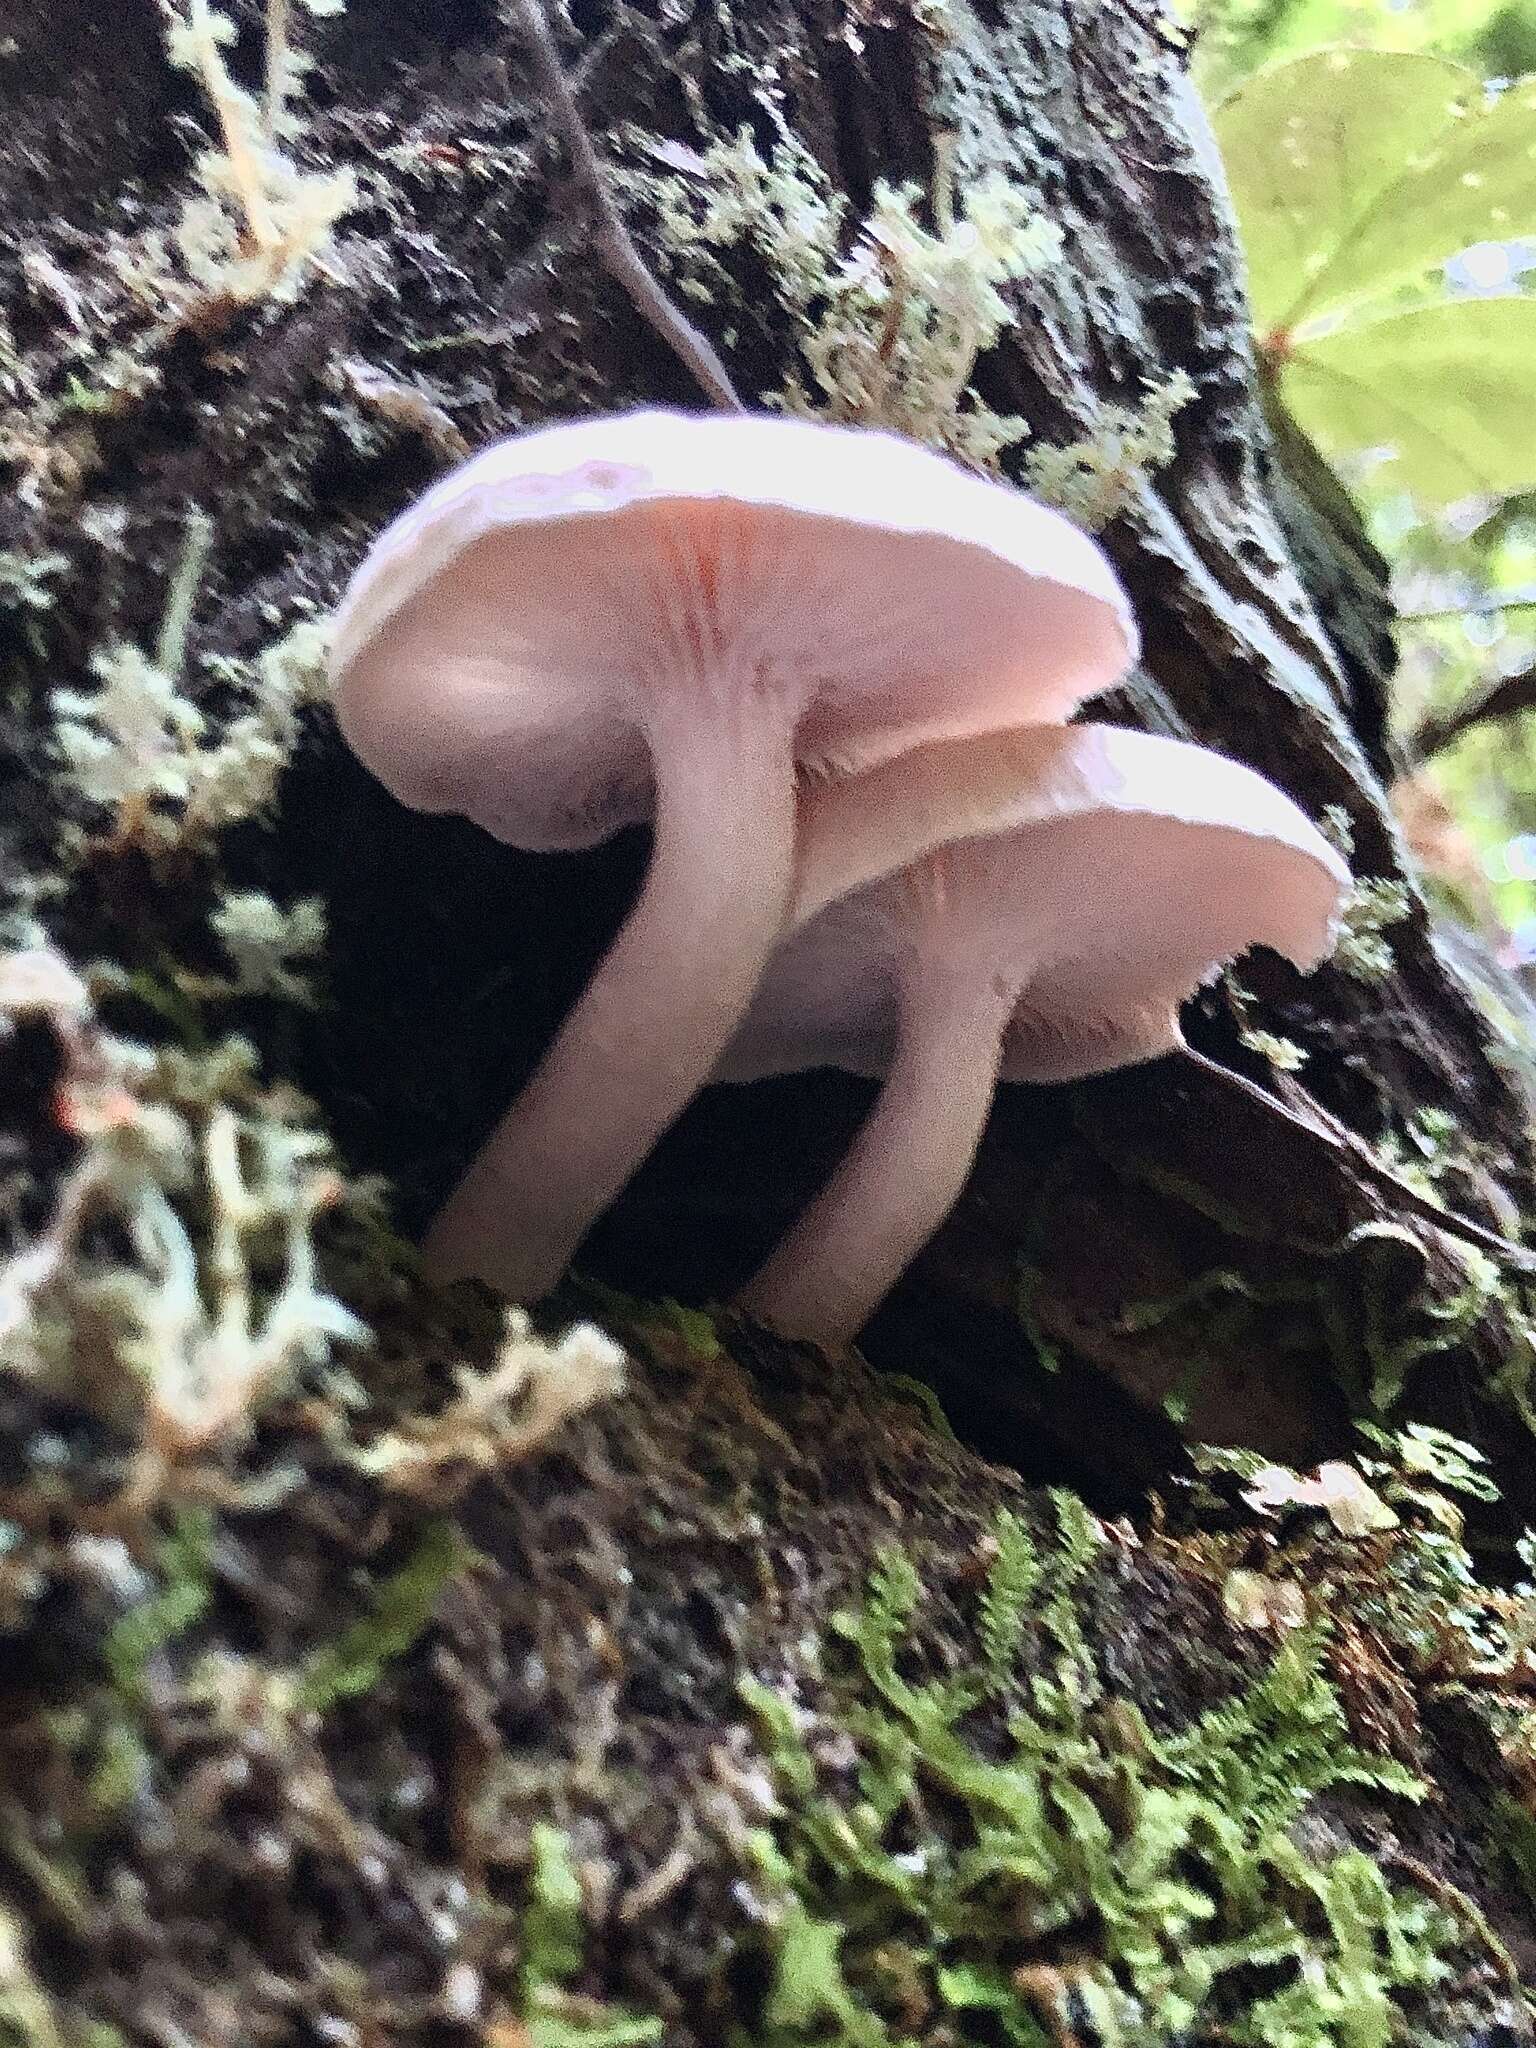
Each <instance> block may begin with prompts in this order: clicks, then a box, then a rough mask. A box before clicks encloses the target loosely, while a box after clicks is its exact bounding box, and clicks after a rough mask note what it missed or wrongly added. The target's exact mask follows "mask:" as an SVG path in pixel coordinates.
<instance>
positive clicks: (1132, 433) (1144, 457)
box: [1024, 370, 1195, 533]
mask: <svg viewBox="0 0 1536 2048" xmlns="http://www.w3.org/2000/svg"><path fill="white" fill-rule="evenodd" d="M1142 390H1143V394H1144V395H1143V398H1142V401H1141V403H1140V404H1139V405H1134V406H1128V405H1117V404H1106V405H1101V406H1100V407H1099V409H1098V411H1097V413H1096V415H1095V417H1094V421H1093V427H1092V431H1091V432H1090V433H1088V434H1086V435H1084V436H1083V437H1082V439H1080V440H1077V441H1071V442H1068V443H1066V444H1065V445H1064V446H1061V447H1054V446H1050V445H1044V444H1037V445H1036V446H1034V447H1031V448H1028V449H1026V450H1025V454H1024V481H1025V482H1026V483H1027V484H1028V485H1029V487H1030V489H1031V490H1033V491H1035V492H1037V493H1038V494H1039V496H1040V497H1042V498H1044V499H1046V500H1047V501H1048V502H1049V503H1050V504H1052V505H1055V506H1056V507H1057V508H1058V509H1059V510H1060V511H1062V512H1065V513H1066V514H1067V516H1068V518H1069V519H1075V520H1076V521H1077V523H1078V525H1079V526H1086V527H1087V528H1088V529H1089V531H1090V532H1095V533H1096V532H1098V530H1099V529H1100V528H1101V527H1104V526H1107V525H1108V524H1109V522H1110V521H1111V520H1112V519H1113V518H1114V517H1115V516H1116V515H1117V514H1118V513H1120V512H1122V511H1124V509H1125V507H1126V506H1127V505H1128V504H1129V503H1130V502H1131V500H1132V498H1133V497H1134V496H1135V495H1136V492H1137V490H1138V489H1139V488H1140V486H1141V483H1142V480H1143V478H1144V477H1145V476H1146V475H1147V474H1148V472H1149V471H1153V470H1158V469H1163V468H1166V466H1167V465H1168V464H1169V463H1170V462H1171V461H1172V460H1173V456H1174V438H1173V422H1174V419H1175V418H1176V416H1177V415H1178V414H1179V413H1180V412H1181V411H1182V410H1183V408H1184V407H1185V406H1186V405H1188V404H1189V402H1190V400H1191V399H1192V398H1193V397H1194V395H1195V386H1194V383H1193V381H1192V380H1191V379H1190V378H1189V377H1187V376H1186V375H1185V374H1184V372H1183V371H1182V370H1176V371H1174V373H1173V374H1172V375H1171V376H1168V377H1163V378H1148V379H1146V380H1144V382H1143V386H1142Z"/></svg>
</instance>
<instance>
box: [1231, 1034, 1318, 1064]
mask: <svg viewBox="0 0 1536 2048" xmlns="http://www.w3.org/2000/svg"><path fill="white" fill-rule="evenodd" d="M1238 1039H1239V1042H1240V1043H1241V1044H1243V1045H1245V1046H1246V1047H1247V1048H1248V1050H1249V1052H1255V1053H1257V1054H1258V1055H1259V1057H1260V1059H1264V1060H1268V1062H1269V1064H1270V1065H1271V1066H1272V1067H1273V1068H1274V1069H1275V1071H1276V1072H1277V1073H1281V1074H1299V1073H1300V1072H1301V1070H1302V1068H1303V1067H1304V1066H1305V1065H1306V1064H1307V1052H1306V1048H1305V1047H1304V1046H1300V1045H1298V1044H1297V1043H1296V1041H1295V1039H1294V1038H1284V1037H1282V1036H1281V1035H1280V1033H1279V1032H1276V1031H1254V1030H1243V1031H1240V1032H1239V1033H1238Z"/></svg>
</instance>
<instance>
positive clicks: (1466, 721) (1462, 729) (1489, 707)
mask: <svg viewBox="0 0 1536 2048" xmlns="http://www.w3.org/2000/svg"><path fill="white" fill-rule="evenodd" d="M1523 711H1536V664H1533V665H1532V666H1531V667H1530V668H1523V669H1521V671H1520V673H1519V674H1518V675H1513V676H1499V677H1498V678H1497V679H1496V680H1495V681H1493V682H1491V683H1489V684H1488V685H1487V686H1486V687H1485V688H1483V689H1481V690H1474V691H1473V692H1472V694H1471V695H1470V696H1468V697H1463V699H1462V700H1461V702H1460V703H1459V704H1457V705H1453V706H1452V708H1451V709H1450V710H1449V711H1441V712H1437V713H1435V714H1434V715H1433V716H1431V717H1429V718H1426V719H1425V720H1424V721H1423V723H1422V724H1421V725H1419V726H1416V727H1415V729H1414V730H1413V731H1412V732H1411V733H1410V734H1409V735H1408V738H1407V740H1406V741H1405V743H1404V751H1405V752H1406V754H1407V756H1408V765H1409V766H1410V767H1412V768H1417V767H1418V766H1419V764H1420V763H1421V762H1424V761H1427V760H1428V759H1429V758H1430V756H1431V755H1432V754H1438V753H1439V752H1440V751H1441V750H1442V748H1445V747H1448V746H1449V745H1450V744H1451V742H1452V741H1453V740H1459V739H1460V738H1461V736H1462V734H1463V733H1466V732H1471V730H1472V729H1473V727H1474V726H1478V725H1495V724H1497V723H1498V721H1499V720H1500V719H1504V718H1518V717H1519V716H1520V714H1521V713H1522V712H1523Z"/></svg>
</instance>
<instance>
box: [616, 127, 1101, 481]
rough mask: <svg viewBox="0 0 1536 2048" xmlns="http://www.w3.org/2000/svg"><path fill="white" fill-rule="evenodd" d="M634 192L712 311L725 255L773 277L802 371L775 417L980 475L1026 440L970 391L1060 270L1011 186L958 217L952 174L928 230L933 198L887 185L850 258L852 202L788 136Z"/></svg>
mask: <svg viewBox="0 0 1536 2048" xmlns="http://www.w3.org/2000/svg"><path fill="white" fill-rule="evenodd" d="M630 183H631V184H632V185H636V186H638V187H639V188H640V190H641V191H642V192H643V193H644V195H645V196H646V197H647V198H648V199H649V200H650V201H651V203H652V204H653V205H654V207H655V208H656V212H657V219H658V225H659V228H660V231H661V235H662V239H663V241H664V242H665V243H666V244H667V245H668V246H669V247H670V248H671V249H673V250H674V251H676V252H677V253H678V255H679V257H680V259H681V261H682V265H683V275H682V278H681V281H680V286H679V288H680V289H681V290H682V291H684V292H687V293H689V294H691V295H692V296H695V297H711V296H714V294H715V292H716V291H717V290H718V289H719V286H720V282H721V280H722V278H723V273H722V272H721V271H720V270H719V267H718V264H717V263H716V262H715V261H714V260H713V252H714V251H716V250H720V249H724V248H728V247H730V246H731V245H733V244H737V243H741V244H746V245H748V246H750V247H751V248H752V249H753V250H754V251H755V252H756V254H757V255H758V256H759V257H760V258H761V259H762V260H763V261H764V262H765V263H766V264H767V265H768V267H769V269H770V271H771V272H772V275H773V280H774V285H775V288H776V290H777V292H778V294H779V297H780V298H781V300H782V301H783V303H784V306H785V307H786V309H787V311H788V312H789V314H790V316H791V318H792V319H793V321H794V324H795V329H796V333H797V337H798V341H799V347H800V354H801V358H802V361H803V363H804V365H805V368H804V371H803V372H800V373H795V374H792V375H791V376H790V378H789V380H788V382H787V383H786V385H785V387H784V389H783V390H782V391H780V392H777V393H775V394H773V395H772V398H771V400H770V402H771V403H776V404H779V405H782V406H784V407H785V408H786V409H787V410H789V411H791V412H797V413H806V414H814V415H816V416H817V417H821V418H831V419H834V420H845V421H858V422H861V423H863V424H865V425H868V426H881V427H888V428H891V429H893V430H895V431H896V432H899V433H904V434H908V435H910V436H911V437H912V438H913V439H915V440H919V441H926V442H929V443H931V444H933V445H935V446H939V447H945V448H948V449H950V450H951V451H952V452H953V453H955V454H957V455H960V456H963V457H965V458H967V459H968V460H970V461H972V462H975V463H978V464H983V465H991V464H993V463H995V462H996V460H997V457H998V456H999V454H1000V453H1001V452H1002V451H1003V450H1004V449H1005V448H1008V447H1010V446H1011V445H1013V444H1014V443H1015V442H1017V441H1019V440H1021V439H1022V438H1023V437H1024V436H1025V435H1026V434H1027V433H1028V431H1029V429H1028V426H1027V424H1026V423H1025V422H1024V421H1023V420H1022V419H1018V418H1012V417H1003V416H1001V415H999V414H997V413H995V412H992V411H990V410H989V409H988V408H987V407H986V406H985V405H983V404H982V403H981V402H980V401H979V400H977V399H976V398H975V395H974V393H972V391H971V377H972V373H973V371H974V369H975V366H976V361H977V358H978V357H979V356H980V355H981V354H983V353H984V352H985V351H986V350H987V349H989V348H990V347H992V345H993V344H994V343H995V342H996V340H997V338H998V336H999V335H1000V334H1001V333H1002V331H1003V329H1004V328H1005V327H1006V326H1008V325H1009V324H1010V323H1011V321H1012V319H1013V317H1014V314H1013V309H1012V307H1011V306H1010V304H1009V302H1008V299H1007V298H1006V297H1005V295H1004V293H1005V288H1006V287H1007V286H1008V285H1009V284H1012V283H1015V282H1017V281H1018V280H1020V279H1022V278H1025V277H1028V276H1031V275H1032V274H1034V273H1035V272H1036V271H1039V270H1041V269H1043V268H1044V267H1045V266H1046V265H1048V264H1050V263H1051V262H1053V261H1054V260H1055V258H1056V257H1057V255H1058V254H1059V251H1060V247H1061V237H1060V234H1059V231H1058V230H1057V229H1056V228H1054V227H1053V226H1052V225H1051V224H1050V223H1049V222H1048V221H1046V220H1044V219H1042V218H1041V216H1040V215H1039V214H1038V213H1037V212H1036V210H1035V208H1034V207H1033V205H1032V204H1031V203H1030V201H1029V199H1028V198H1027V197H1026V195H1025V194H1024V193H1023V192H1021V191H1020V190H1019V189H1018V188H1017V187H1016V186H1014V185H1013V184H1011V183H1010V182H1009V180H1008V179H1006V178H1005V177H1003V176H1002V175H1001V174H993V175H991V176H989V177H986V178H983V179H982V180H980V181H979V182H978V183H977V184H976V185H975V186H973V187H972V188H971V189H970V190H969V191H968V192H967V193H966V194H965V195H964V197H963V199H962V200H961V202H960V204H959V206H958V207H957V206H956V204H955V201H954V197H953V193H952V189H951V184H950V180H949V177H948V174H947V172H945V173H944V174H942V175H941V176H940V178H939V179H938V180H937V182H936V189H935V192H934V196H933V216H934V225H933V227H932V228H931V229H930V228H927V227H925V226H923V224H922V223H921V221H920V219H919V210H920V208H921V206H922V203H923V193H922V190H921V188H920V187H918V186H916V185H901V186H893V185H889V184H887V183H885V182H884V181H881V182H879V183H877V185H876V187H875V192H874V204H873V206H872V208H871V210H870V213H869V215H868V217H867V219H866V220H864V221H863V222H862V223H861V224H860V226H859V228H858V230H857V232H856V233H855V234H854V236H853V237H852V241H851V246H850V247H848V249H847V251H846V253H845V252H844V249H843V243H844V239H845V233H846V228H847V202H846V200H845V199H844V198H843V197H842V196H841V195H840V194H839V193H836V192H835V191H834V190H833V188H832V185H831V183H830V181H829V180H828V178H827V177H826V174H825V173H824V172H823V171H822V169H821V167H820V165H819V164H818V163H817V162H816V160H815V158H814V157H812V156H811V155H810V153H809V152H808V151H807V150H806V149H805V148H804V147H803V146H802V145H801V144H800V143H799V142H798V140H797V139H796V138H795V137H794V136H792V135H791V134H790V133H789V132H788V131H785V132H784V133H783V134H782V136H781V139H780V141H779V142H778V144H777V145H776V147H775V149H774V151H773V155H772V157H771V158H770V159H764V157H763V156H762V154H761V153H760V151H759V150H758V148H757V145H756V143H755V142H754V141H753V139H752V136H751V134H750V132H749V131H748V130H746V129H743V130H742V131H741V132H740V134H739V135H738V136H737V137H736V139H735V140H734V141H733V142H721V143H716V144H714V145H713V146H712V147H711V148H710V149H709V150H707V151H705V152H704V153H703V154H702V155H701V156H699V157H697V158H695V159H694V160H693V161H692V163H690V164H689V165H688V167H687V169H686V170H684V171H678V172H674V173H672V174H670V175H666V176H661V175H657V174H654V173H638V172H631V173H630Z"/></svg>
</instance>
